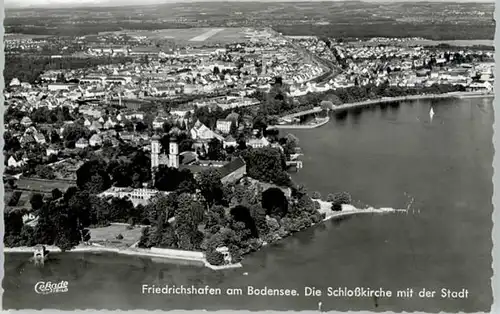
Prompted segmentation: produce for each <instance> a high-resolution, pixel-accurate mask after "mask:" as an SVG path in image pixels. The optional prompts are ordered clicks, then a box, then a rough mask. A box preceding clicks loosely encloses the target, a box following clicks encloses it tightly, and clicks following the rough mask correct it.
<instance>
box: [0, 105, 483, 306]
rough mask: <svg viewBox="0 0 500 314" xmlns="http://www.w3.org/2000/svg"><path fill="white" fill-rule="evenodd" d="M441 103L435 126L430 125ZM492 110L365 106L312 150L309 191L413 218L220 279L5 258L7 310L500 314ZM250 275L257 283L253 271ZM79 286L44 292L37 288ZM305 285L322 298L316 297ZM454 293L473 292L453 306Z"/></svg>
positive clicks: (383, 221)
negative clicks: (268, 292) (184, 291)
mask: <svg viewBox="0 0 500 314" xmlns="http://www.w3.org/2000/svg"><path fill="white" fill-rule="evenodd" d="M431 105H432V106H433V108H434V112H435V116H434V118H433V120H432V121H430V119H429V114H428V113H429V109H430V106H431ZM492 123H493V105H492V100H491V99H464V100H440V101H439V102H431V101H416V102H411V103H402V104H400V105H399V106H393V107H391V106H387V107H386V108H385V109H382V108H370V109H364V110H362V111H360V112H357V113H353V112H351V113H349V114H348V115H347V117H345V118H344V119H332V120H331V122H330V123H329V124H327V125H325V126H323V127H321V128H319V129H313V130H294V131H290V132H292V133H293V134H295V135H296V136H297V137H298V138H299V139H300V146H301V147H302V149H303V151H304V153H305V156H304V158H303V160H304V169H302V170H301V171H300V172H298V173H296V174H294V179H295V180H296V181H298V182H299V183H303V184H305V185H307V186H308V189H309V190H310V191H316V190H317V191H319V192H321V193H322V194H323V195H324V197H326V195H327V194H328V193H331V192H338V191H348V192H350V193H351V195H352V197H353V199H355V200H356V201H357V202H358V203H361V204H368V205H373V206H377V207H378V206H383V207H404V206H406V204H407V203H408V202H409V200H410V199H411V198H414V202H413V204H412V206H411V209H412V211H411V212H410V213H408V214H388V215H366V216H357V217H351V218H349V219H344V220H342V221H328V222H326V223H324V224H322V225H319V226H317V227H313V228H311V229H309V230H306V231H304V232H301V233H299V234H297V235H295V236H293V237H290V238H287V239H285V240H283V241H281V242H280V243H278V244H276V245H273V246H270V247H268V248H265V249H263V250H261V251H259V252H256V253H254V254H252V255H251V256H248V257H246V258H245V259H244V261H243V268H240V269H233V270H227V271H212V270H209V269H207V268H203V267H196V266H189V265H177V264H172V263H158V262H153V261H151V260H148V259H141V258H136V257H128V256H117V255H112V254H102V255H95V254H89V253H82V254H76V253H71V254H55V255H54V256H52V259H51V260H50V261H49V262H47V263H46V264H45V266H44V267H35V266H34V265H33V264H31V263H29V262H27V259H28V257H29V255H25V254H6V259H5V272H6V276H5V279H4V284H3V285H4V289H5V292H4V300H3V304H4V307H5V308H35V309H41V308H58V309H66V310H70V309H84V308H97V309H137V308H141V309H163V310H169V309H207V310H217V309H248V310H316V309H317V308H318V302H319V301H321V302H322V304H323V307H322V308H323V310H341V311H344V310H349V309H350V310H374V311H401V310H405V311H429V312H434V311H440V310H441V311H445V312H448V311H449V312H456V311H465V312H476V311H489V309H490V306H491V304H492V292H491V286H490V278H491V276H492V274H493V271H492V269H491V262H492V258H491V247H492V240H491V230H492V220H491V214H492V210H493V206H492V203H491V197H492V193H493V185H492V181H491V180H492V173H493V169H492V159H493V144H492V135H493V129H492ZM244 272H248V276H244V275H243V273H244ZM42 280H44V281H49V280H50V281H52V282H58V281H61V280H66V281H68V282H69V287H68V289H69V291H68V292H66V293H60V294H52V295H39V294H36V293H35V291H34V289H33V288H34V285H35V284H36V282H38V281H42ZM142 284H155V285H165V284H170V285H177V286H180V285H181V284H184V285H195V286H204V285H210V286H211V287H220V288H223V289H225V288H228V287H233V288H237V287H240V288H244V289H246V287H247V286H249V285H251V286H254V287H260V288H263V287H265V286H267V287H271V288H295V289H297V290H298V291H299V293H300V294H301V295H300V296H298V297H263V296H259V297H257V296H255V297H251V296H246V295H245V296H227V295H225V296H193V295H191V296H172V295H170V296H169V295H144V294H142V293H141V285H142ZM304 286H315V287H317V288H319V289H322V290H323V296H321V297H306V296H304V295H303V289H304ZM327 287H333V288H337V287H347V288H355V287H365V288H371V289H379V288H383V289H384V290H391V291H392V292H393V297H391V298H378V299H375V298H370V297H362V298H349V297H333V296H330V297H329V296H326V293H327V290H326V289H327ZM406 288H413V289H414V291H415V293H418V291H420V290H421V289H423V288H425V289H427V290H436V291H437V292H436V295H435V296H434V298H419V297H418V295H414V296H413V297H412V298H401V297H400V298H397V297H394V295H395V294H396V291H397V290H398V289H400V290H403V289H406ZM442 288H447V289H453V290H461V289H463V288H465V289H468V292H469V293H468V298H467V299H442V298H441V296H440V290H441V289H442Z"/></svg>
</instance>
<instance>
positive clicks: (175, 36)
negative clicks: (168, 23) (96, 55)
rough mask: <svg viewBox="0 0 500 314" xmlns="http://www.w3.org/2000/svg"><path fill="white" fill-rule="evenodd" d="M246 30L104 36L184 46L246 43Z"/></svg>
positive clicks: (220, 29)
mask: <svg viewBox="0 0 500 314" xmlns="http://www.w3.org/2000/svg"><path fill="white" fill-rule="evenodd" d="M245 31H246V29H245V28H180V29H159V30H153V31H149V30H147V31H140V30H125V31H119V32H104V33H100V35H104V34H110V33H114V34H127V35H129V36H144V37H147V38H149V39H152V40H162V39H163V40H169V41H174V42H177V43H183V44H190V45H192V44H196V43H198V44H207V43H209V44H217V43H220V44H226V43H231V42H241V41H245V36H246V34H245Z"/></svg>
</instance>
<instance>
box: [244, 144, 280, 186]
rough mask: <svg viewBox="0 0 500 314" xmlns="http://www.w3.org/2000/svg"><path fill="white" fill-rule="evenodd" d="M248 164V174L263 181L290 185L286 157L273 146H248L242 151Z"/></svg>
mask: <svg viewBox="0 0 500 314" xmlns="http://www.w3.org/2000/svg"><path fill="white" fill-rule="evenodd" d="M242 157H243V158H244V159H245V162H246V165H247V173H248V176H250V177H252V178H255V179H257V180H260V181H263V182H270V183H274V184H277V185H282V186H289V185H290V176H289V175H288V173H287V172H286V157H285V155H284V154H283V153H282V152H281V151H279V150H278V149H275V148H271V147H264V148H258V149H253V148H248V149H247V150H245V151H244V152H243V153H242Z"/></svg>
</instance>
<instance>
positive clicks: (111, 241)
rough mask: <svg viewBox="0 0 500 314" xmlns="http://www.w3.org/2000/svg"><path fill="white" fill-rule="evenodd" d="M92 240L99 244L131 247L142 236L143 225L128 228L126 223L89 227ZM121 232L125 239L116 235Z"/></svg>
mask: <svg viewBox="0 0 500 314" xmlns="http://www.w3.org/2000/svg"><path fill="white" fill-rule="evenodd" d="M89 230H90V241H91V242H94V243H99V244H103V245H104V244H106V245H111V246H115V247H129V246H131V245H132V244H134V243H136V242H137V241H139V239H140V238H141V233H142V227H134V228H133V229H127V226H125V225H123V226H122V225H111V226H108V227H101V228H89ZM119 234H121V235H122V236H123V239H121V240H118V239H117V238H116V237H117V236H118V235H119Z"/></svg>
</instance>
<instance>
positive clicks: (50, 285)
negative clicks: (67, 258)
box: [35, 281, 68, 294]
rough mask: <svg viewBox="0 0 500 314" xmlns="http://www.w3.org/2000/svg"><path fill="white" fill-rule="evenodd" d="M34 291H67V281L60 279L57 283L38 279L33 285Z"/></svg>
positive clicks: (49, 292) (42, 292)
mask: <svg viewBox="0 0 500 314" xmlns="http://www.w3.org/2000/svg"><path fill="white" fill-rule="evenodd" d="M35 292H36V293H38V294H52V293H61V292H68V282H67V281H61V282H59V283H54V282H50V281H39V282H37V283H36V285H35Z"/></svg>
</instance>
